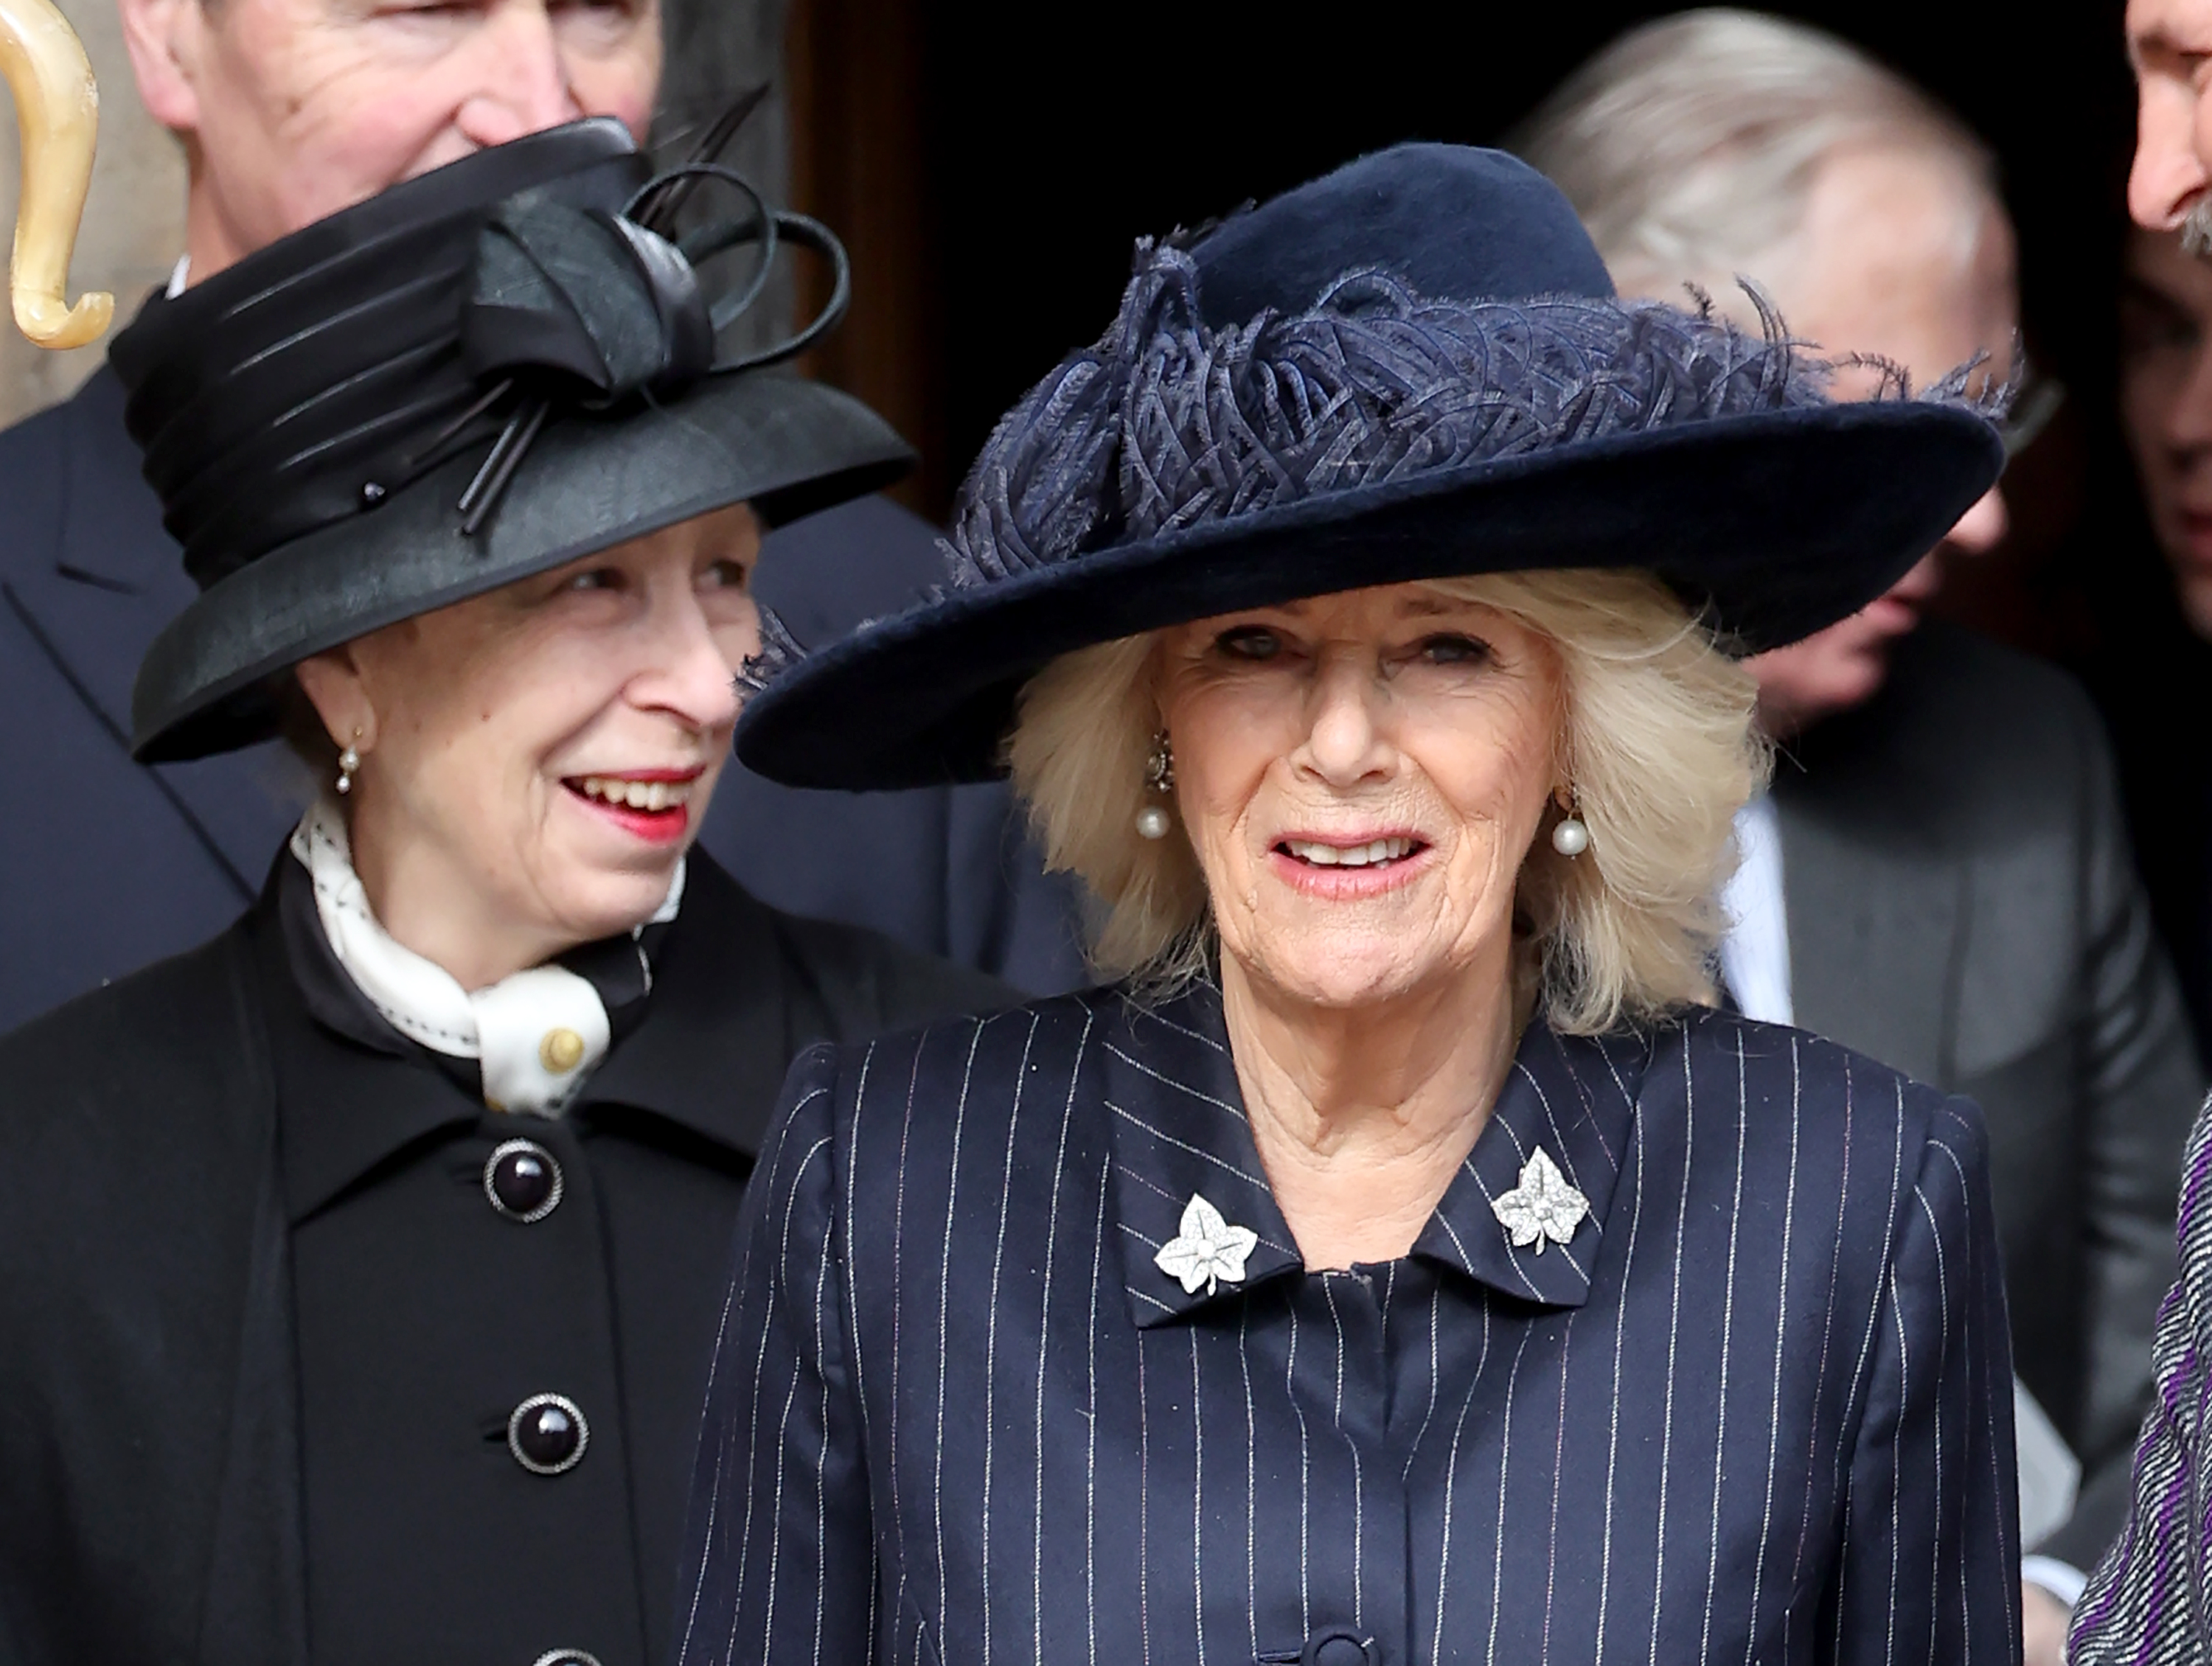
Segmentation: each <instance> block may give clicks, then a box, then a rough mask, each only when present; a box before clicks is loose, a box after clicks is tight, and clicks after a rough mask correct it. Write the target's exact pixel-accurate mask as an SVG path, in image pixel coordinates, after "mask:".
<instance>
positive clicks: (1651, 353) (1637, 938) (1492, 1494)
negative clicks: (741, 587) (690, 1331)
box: [676, 145, 2019, 1666]
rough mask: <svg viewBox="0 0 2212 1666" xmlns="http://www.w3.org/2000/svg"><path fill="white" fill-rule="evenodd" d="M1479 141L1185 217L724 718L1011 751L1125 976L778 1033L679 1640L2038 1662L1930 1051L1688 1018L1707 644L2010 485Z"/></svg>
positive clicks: (865, 740) (819, 1654)
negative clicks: (795, 1046)
mask: <svg viewBox="0 0 2212 1666" xmlns="http://www.w3.org/2000/svg"><path fill="white" fill-rule="evenodd" d="M1824 383H1825V377H1824V375H1823V373H1822V372H1821V370H1820V367H1818V366H1817V365H1816V364H1815V363H1814V361H1813V360H1811V359H1810V357H1809V356H1808V355H1805V354H1802V353H1801V351H1800V349H1799V348H1798V347H1797V345H1796V343H1795V342H1791V341H1790V339H1789V337H1788V336H1787V335H1786V334H1785V333H1784V332H1783V331H1782V330H1779V329H1778V328H1772V329H1762V330H1759V331H1758V332H1755V333H1754V332H1748V331H1746V330H1741V329H1739V328H1737V327H1736V326H1735V325H1734V324H1730V323H1729V322H1727V321H1726V320H1723V319H1720V318H1711V317H1705V316H1700V315H1699V313H1697V312H1694V311H1691V310H1686V309H1680V308H1675V307H1670V306H1664V305H1660V304H1653V303H1639V302H1635V301H1623V300H1620V299H1619V298H1618V297H1617V296H1616V294H1615V293H1614V286H1613V282H1612V280H1611V279H1610V278H1609V277H1608V276H1607V272H1606V270H1605V266H1604V264H1603V263H1602V262H1601V260H1600V259H1599V258H1598V257H1597V254H1596V252H1595V251H1594V250H1593V249H1592V248H1591V246H1590V244H1589V238H1588V236H1587V234H1586V233H1584V232H1583V228H1582V227H1580V226H1579V225H1578V224H1577V221H1576V219H1575V215H1574V212H1573V210H1572V209H1571V208H1570V207H1569V206H1568V204H1567V203H1566V202H1565V199H1564V198H1562V197H1560V196H1559V192H1558V191H1556V190H1555V189H1554V188H1553V186H1551V185H1548V184H1547V183H1546V182H1545V181H1544V180H1543V179H1541V177H1540V176H1539V175H1537V174H1536V173H1534V171H1533V170H1531V169H1529V168H1528V167H1526V166H1524V165H1522V164H1521V163H1519V162H1516V161H1514V160H1513V159H1511V158H1510V157H1507V156H1504V155H1502V154H1499V153H1498V152H1495V151H1481V150H1468V149H1463V148H1458V147H1455V146H1449V145H1403V146H1399V147H1397V148H1393V149H1391V150H1388V151H1384V152H1382V153H1379V154H1375V155H1371V156H1368V157H1365V158H1363V159H1361V160H1360V161H1356V162H1353V163H1351V164H1349V165H1347V166H1346V167H1343V168H1341V169H1340V170H1338V171H1337V172H1336V173H1332V174H1330V175H1328V176H1326V177H1325V178H1323V179H1318V180H1315V181H1312V182H1310V183H1309V184H1307V185H1301V186H1299V187H1297V189H1295V190H1293V191H1289V192H1287V193H1285V195H1283V196H1281V197H1276V198H1274V199H1273V201H1271V202H1269V203H1267V204H1265V205H1264V206H1262V207H1260V208H1256V209H1253V210H1252V211H1251V212H1249V213H1247V214H1243V215H1237V216H1234V217H1232V218H1231V219H1230V220H1229V221H1225V222H1224V223H1223V224H1222V225H1220V226H1219V227H1217V228H1216V229H1214V230H1212V232H1210V233H1204V234H1201V235H1200V236H1199V237H1197V238H1195V239H1168V240H1166V241H1165V242H1161V243H1153V242H1146V243H1141V244H1139V246H1138V259H1137V271H1136V274H1135V276H1133V278H1132V280H1131V282H1130V283H1129V285H1128V288H1127V290H1126V291H1125V292H1124V294H1123V298H1122V303H1121V309H1120V312H1119V313H1118V314H1117V316H1115V318H1114V319H1113V320H1112V322H1111V323H1110V324H1108V325H1107V327H1106V329H1105V330H1104V332H1103V335H1102V336H1100V337H1099V338H1098V339H1097V342H1095V344H1093V345H1091V346H1089V347H1085V348H1079V349H1077V350H1076V351H1075V352H1073V353H1072V354H1069V355H1068V356H1067V357H1066V358H1065V359H1063V360H1061V362H1060V365H1059V366H1058V367H1055V368H1054V370H1053V371H1052V372H1050V373H1048V375H1047V376H1046V377H1045V378H1044V379H1043V380H1042V381H1041V382H1040V383H1039V384H1038V385H1036V387H1035V388H1034V389H1032V390H1031V391H1030V393H1029V394H1028V395H1027V396H1026V397H1024V399H1023V400H1022V401H1021V403H1019V404H1018V405H1017V406H1016V407H1015V408H1014V409H1013V410H1012V411H1011V412H1010V413H1009V414H1008V415H1006V418H1005V419H1004V420H1003V421H1001V423H1000V426H999V427H998V429H997V431H996V432H995V433H994V435H993V437H992V439H991V442H990V444H989V445H988V446H987V448H986V450H985V451H984V452H983V454H982V456H981V457H980V458H979V459H978V460H977V462H976V463H975V467H974V469H973V470H971V471H970V473H969V476H968V480H967V483H966V484H965V485H964V486H963V488H962V492H961V495H960V498H959V500H958V512H957V515H956V516H955V518H954V523H953V530H952V534H951V559H950V560H949V561H948V563H947V566H948V573H947V578H948V579H949V581H950V583H949V585H948V586H947V588H946V589H945V591H943V592H942V593H941V594H940V595H939V596H938V597H936V598H934V599H933V600H932V601H931V602H929V603H925V604H923V605H921V606H920V607H917V608H915V609H909V610H908V612H907V613H905V614H903V615H898V616H896V617H894V618H890V619H886V620H882V621H878V622H876V623H875V624H874V625H872V626H871V627H869V628H868V629H866V630H865V631H861V632H859V633H854V634H853V635H850V636H848V637H847V638H845V639H842V640H841V641H839V642H836V643H834V644H831V645H827V646H825V647H823V648H821V649H819V650H818V651H816V652H814V653H812V654H809V655H805V656H803V657H798V656H795V655H794V653H793V645H791V644H789V643H787V642H785V641H783V640H781V639H779V638H778V636H777V633H775V631H773V630H769V631H768V632H767V633H766V635H767V638H768V640H769V645H770V646H771V648H772V649H773V650H774V652H773V653H772V655H771V656H770V657H771V658H772V659H773V660H775V661H777V662H780V666H779V665H774V664H772V665H769V666H763V667H761V668H757V669H756V671H755V672H754V674H753V677H754V680H755V681H756V683H757V688H758V689H759V692H757V694H755V695H754V696H753V698H752V699H751V700H749V701H748V702H747V704H746V707H745V711H744V715H743V717H742V718H740V719H739V730H738V743H737V744H738V755H739V757H740V758H742V759H744V760H746V761H747V762H748V763H749V764H750V766H752V767H754V768H756V769H758V770H759V771H761V772H763V774H765V775H767V776H769V778H771V779H781V780H786V781H788V782H790V783H791V784H793V785H807V786H819V787H837V788H848V789H854V790H868V791H886V790H890V789H892V788H896V787H898V786H901V785H904V784H906V783H908V782H910V781H913V780H917V779H939V780H942V779H969V780H973V779H981V778H987V777H989V776H991V775H993V774H994V773H996V772H1000V771H1001V770H1004V771H1007V772H1010V773H1011V776H1012V781H1013V783H1014V786H1015V791H1016V792H1017V794H1018V797H1020V798H1021V799H1022V801H1023V802H1024V804H1025V806H1026V807H1027V809H1028V810H1029V813H1030V816H1031V818H1032V822H1033V825H1035V826H1036V827H1037V828H1038V830H1039V832H1040V833H1041V835H1042V844H1043V845H1044V846H1045V848H1046V850H1047V851H1048V859H1049V860H1050V861H1051V862H1052V863H1054V865H1055V867H1058V868H1064V869H1069V870H1072V871H1073V872H1074V873H1076V874H1078V875H1080V876H1081V878H1082V879H1083V881H1084V882H1085V886H1086V887H1087V888H1088V889H1089V890H1090V892H1091V894H1092V897H1093V899H1094V900H1095V901H1096V903H1097V906H1098V912H1099V917H1100V918H1099V926H1100V929H1099V931H1098V935H1097V937H1096V938H1095V940H1094V943H1093V948H1094V953H1095V955H1096V959H1097V964H1098V966H1099V969H1100V970H1101V971H1102V972H1104V973H1106V974H1107V975H1108V976H1109V977H1111V978H1114V979H1115V982H1113V983H1111V984H1108V985H1107V986H1105V987H1103V988H1101V989H1097V990H1093V991H1086V992H1084V993H1080V994H1076V995H1071V996H1066V997H1059V998H1057V999H1054V1000H1049V1001H1042V1002H1036V1003H1030V1004H1028V1005H1025V1006H1022V1007H1017V1008H1013V1009H1007V1010H1005V1011H1002V1012H1000V1013H997V1014H994V1015H989V1016H987V1017H982V1018H978V1019H974V1020H954V1021H944V1022H939V1023H934V1024H931V1025H929V1026H927V1027H923V1028H921V1029H918V1030H915V1031H911V1032H908V1033H905V1034H903V1035H902V1036H900V1037H898V1038H896V1039H887V1040H885V1041H884V1042H882V1043H879V1044H877V1045H873V1046H850V1047H833V1046H824V1047H820V1048H817V1049H815V1050H813V1051H811V1052H809V1053H808V1054H807V1055H806V1056H805V1057H804V1058H803V1059H801V1060H800V1061H799V1063H796V1064H795V1065H794V1066H793V1072H792V1074H791V1075H790V1076H789V1077H788V1078H787V1081H786V1082H785V1087H784V1098H783V1103H782V1106H781V1109H780V1111H779V1112H778V1114H777V1118H776V1121H775V1127H774V1129H773V1130H772V1132H771V1133H770V1134H769V1142H768V1146H767V1148H765V1149H764V1151H763V1156H762V1160H761V1164H760V1166H759V1169H758V1171H757V1175H756V1178H755V1181H754V1184H753V1185H752V1187H751V1189H750V1191H749V1192H748V1193H747V1196H746V1202H745V1206H744V1207H745V1215H744V1224H743V1225H742V1226H741V1227H740V1228H739V1230H738V1239H737V1244H736V1249H735V1257H736V1265H735V1269H734V1278H733V1281H732V1287H731V1292H730V1298H729V1300H728V1303H727V1305H726V1308H725V1318H724V1321H723V1326H722V1333H721V1336H720V1341H719V1342H718V1344H717V1349H716V1362H715V1366H714V1380H713V1386H712V1388H711V1390H709V1395H708V1410H707V1419H706V1424H705V1429H704V1433H703V1435H702V1439H701V1442H700V1446H699V1459H698V1466H697V1469H696V1473H695V1481H694V1492H693V1504H692V1512H691V1528H690V1539H689V1542H688V1544H689V1551H688V1556H687V1565H688V1569H689V1574H688V1577H687V1578H685V1579H684V1583H683V1584H682V1586H681V1593H682V1596H681V1600H682V1606H683V1619H682V1626H681V1628H682V1632H683V1639H682V1645H681V1647H680V1648H679V1650H678V1653H677V1656H676V1658H677V1659H678V1661H679V1662H680V1663H682V1666H724V1663H728V1662H732V1661H744V1662H760V1663H766V1666H786V1663H813V1662H822V1661H837V1662H841V1663H842V1662H852V1663H860V1662H871V1663H878V1666H890V1663H892V1662H899V1663H907V1662H915V1661H920V1660H923V1659H928V1660H933V1661H939V1662H942V1663H944V1666H963V1663H981V1662H987V1661H989V1660H993V1659H998V1660H1001V1661H1013V1660H1022V1661H1041V1662H1054V1663H1061V1662H1070V1661H1080V1660H1085V1659H1091V1660H1098V1661H1111V1662H1116V1663H1121V1662H1133V1661H1138V1660H1155V1661H1160V1662H1170V1661H1172V1662H1195V1661H1202V1660H1213V1661H1217V1662H1227V1661H1232V1660H1233V1661H1242V1662H1255V1663H1275V1662H1279V1663H1286V1666H1287V1663H1294V1662H1295V1663H1301V1666H1381V1663H1385V1662H1388V1663H1392V1666H1396V1663H1407V1666H1412V1663H1416V1662H1435V1661H1462V1660H1484V1661H1500V1662H1504V1661H1511V1662H1541V1661H1543V1660H1547V1659H1549V1660H1553V1661H1557V1662H1559V1663H1562V1666H1565V1663H1567V1662H1589V1663H1593V1666H1621V1663H1627V1662H1631V1661H1634V1662H1646V1661H1665V1662H1669V1663H1674V1662H1690V1661H1723V1660H1745V1661H1752V1660H1757V1661H1762V1662H1770V1663H1776V1666H1782V1663H1794V1666H1876V1663H1879V1666H1938V1663H1942V1666H1951V1663H1955V1662H1960V1661H1966V1660H1993V1661H2002V1660H2010V1659H2015V1658H2017V1655H2018V1649H2019V1637H2018V1624H2019V1619H2018V1603H2019V1585H2018V1567H2019V1545H2018V1539H2017V1510H2016V1505H2015V1498H2014V1486H2013V1477H2012V1468H2013V1453H2012V1415H2011V1395H2010V1391H2009V1385H2010V1381H2011V1366H2010V1357H2009V1353H2008V1348H2007V1345H2006V1338H2005V1326H2004V1318H2003V1289H2002V1282H2001V1280H2000V1276H1999V1269H1998V1266H1997V1247H1996V1230H1995V1227H1994V1223H1993V1221H1992V1219H1991V1213H1990V1204H1989V1196H1990V1194H1989V1185H1988V1181H1989V1176H1988V1171H1987V1167H1986V1148H1985V1147H1984V1142H1983V1138H1982V1134H1981V1118H1980V1116H1979V1114H1978V1112H1976V1110H1975V1109H1974V1107H1973V1106H1972V1104H1971V1103H1969V1102H1967V1101H1966V1100H1961V1099H1959V1098H1957V1097H1955V1096H1952V1095H1946V1094H1942V1093H1941V1092H1940V1091H1937V1090H1935V1089H1932V1088H1929V1087H1925V1086H1923V1085H1922V1084H1920V1083H1917V1082H1914V1081H1911V1080H1909V1079H1907V1078H1906V1077H1905V1076H1903V1075H1899V1073H1898V1072H1896V1071H1895V1070H1893V1069H1890V1068H1888V1067H1887V1066H1884V1065H1881V1064H1877V1063H1874V1062H1873V1061H1872V1060H1870V1059H1867V1058H1864V1057H1860V1056H1858V1055H1857V1054H1853V1053H1850V1052H1849V1051H1846V1050H1845V1049H1843V1048H1841V1047H1838V1046H1836V1045H1833V1044H1832V1043H1830V1042H1827V1041H1826V1040H1823V1039H1819V1038H1817V1037H1814V1036H1810V1035H1806V1034H1803V1033H1800V1032H1797V1031H1794V1030H1790V1029H1786V1028H1784V1027H1779V1026H1775V1025H1769V1024H1762V1023H1759V1022H1756V1021H1752V1020H1750V1019H1747V1018H1745V1017H1743V1016H1741V1015H1736V1014H1732V1013H1726V1012H1721V1011H1717V1010H1714V1009H1713V1008H1712V1007H1711V1004H1710V1003H1711V1000H1712V988H1711V981H1710V977H1709V964H1710V957H1711V950H1712V945H1713V939H1714V935H1715V934H1714V926H1715V925H1716V924H1717V907H1716V904H1715V893H1716V889H1717V886H1716V881H1717V878H1718V876H1719V875H1721V874H1722V873H1723V872H1724V871H1725V870H1726V869H1727V868H1728V866H1729V863H1730V861H1731V860H1732V852H1731V848H1730V845H1731V827H1732V818H1733V815H1734V812H1735V809H1736V808H1737V806H1739V805H1740V804H1741V803H1743V802H1744V800H1745V799H1746V797H1747V796H1748V795H1749V794H1750V792H1751V791H1753V788H1754V786H1755V785H1756V784H1757V783H1758V781H1759V779H1760V778H1761V777H1763V775H1764V774H1765V767H1766V761H1767V748H1766V743H1765V741H1764V740H1763V739H1762V738H1761V737H1760V736H1759V734H1758V732H1757V730H1756V729H1755V728H1754V726H1753V706H1754V704H1755V701H1756V698H1757V688H1756V685H1755V683H1754V682H1753V678H1752V677H1751V676H1750V675H1748V674H1747V672H1746V671H1745V669H1743V666H1742V664H1741V663H1740V656H1741V654H1743V653H1745V652H1747V651H1755V650H1756V649H1758V648H1759V647H1776V646H1779V645H1783V644H1784V643H1788V642H1791V641H1795V640H1797V639H1802V637H1804V636H1805V635H1806V634H1808V633H1810V632H1813V631H1815V630H1817V629H1819V628H1820V627H1823V626H1825V625H1827V624H1829V623H1832V621H1834V620H1836V619H1838V618H1839V617H1841V616H1843V615H1846V614H1848V613H1850V611H1851V610H1852V609H1854V608H1857V607H1858V606H1860V605H1862V604H1863V603H1865V602H1866V601H1867V599H1868V598H1869V597H1873V596H1875V595H1877V594H1879V593H1880V592H1881V591H1882V590H1883V589H1884V588H1886V587H1887V585H1889V584H1891V583H1892V582H1893V581H1894V580H1895V579H1896V577H1897V575H1898V574H1899V572H1902V571H1904V570H1905V568H1906V567H1908V566H1911V564H1912V562H1913V561H1915V560H1917V559H1918V557H1919V555H1920V554H1921V552H1922V551H1923V549H1924V548H1926V547H1927V545H1928V543H1929V541H1930V540H1931V539H1933V538H1935V537H1936V536H1938V535H1939V534H1940V533H1941V532H1942V529H1943V528H1945V527H1946V526H1948V525H1949V524H1951V523H1952V522H1953V521H1954V520H1955V519H1956V518H1958V516H1959V515H1960V512H1963V511H1964V510H1965V509H1966V507H1967V506H1969V505H1971V504H1972V502H1973V501H1974V500H1976V499H1977V498H1978V497H1979V496H1980V495H1981V494H1983V493H1984V491H1985V490H1986V489H1987V488H1988V486H1989V483H1990V481H1991V480H1993V479H1995V478H1996V474H1997V471H1998V469H1999V467H2000V466H2001V463H2002V445H2001V442H2000V439H1999V436H1998V434H1997V433H1996V430H1995V428H1994V427H1993V426H1992V424H1991V423H1990V421H1987V420H1986V417H1987V415H1988V413H1987V411H1986V410H1985V409H1984V406H1983V405H1982V404H1981V403H1980V402H1979V401H1978V400H1976V399H1975V398H1973V397H1971V396H1967V395H1966V394H1965V393H1964V391H1963V389H1962V388H1961V386H1960V384H1959V383H1958V382H1956V381H1953V382H1949V383H1947V384H1945V385H1942V386H1940V387H1937V388H1935V389H1931V390H1929V393H1928V394H1927V395H1926V396H1924V397H1915V398H1910V399H1908V398H1904V397H1888V398H1884V399H1880V400H1875V401H1869V402H1865V403H1835V402H1832V401H1831V400H1830V399H1829V398H1828V397H1827V395H1826V391H1825V387H1824Z"/></svg>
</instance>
